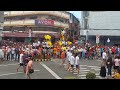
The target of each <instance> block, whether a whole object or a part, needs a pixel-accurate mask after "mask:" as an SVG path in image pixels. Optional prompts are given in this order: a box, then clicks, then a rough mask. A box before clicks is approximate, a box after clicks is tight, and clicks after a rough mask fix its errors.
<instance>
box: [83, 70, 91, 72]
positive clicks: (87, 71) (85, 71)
mask: <svg viewBox="0 0 120 90" xmlns="http://www.w3.org/2000/svg"><path fill="white" fill-rule="evenodd" d="M82 71H84V72H88V71H90V70H81V72H82Z"/></svg>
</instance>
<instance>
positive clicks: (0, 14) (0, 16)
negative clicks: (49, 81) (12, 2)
mask: <svg viewBox="0 0 120 90" xmlns="http://www.w3.org/2000/svg"><path fill="white" fill-rule="evenodd" d="M3 23H4V11H0V41H1V40H2V31H3Z"/></svg>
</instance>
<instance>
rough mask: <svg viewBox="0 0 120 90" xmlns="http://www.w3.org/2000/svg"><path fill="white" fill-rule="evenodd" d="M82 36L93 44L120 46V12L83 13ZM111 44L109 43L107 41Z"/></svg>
mask: <svg viewBox="0 0 120 90" xmlns="http://www.w3.org/2000/svg"><path fill="white" fill-rule="evenodd" d="M81 16H82V25H81V32H80V34H81V36H82V37H83V38H84V39H88V41H89V42H91V43H92V44H95V43H96V36H97V35H98V36H99V38H100V40H99V42H100V43H99V44H101V45H114V44H120V41H119V40H120V11H82V15H81ZM108 39H109V40H110V42H107V40H108Z"/></svg>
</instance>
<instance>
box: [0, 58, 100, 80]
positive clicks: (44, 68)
mask: <svg viewBox="0 0 120 90" xmlns="http://www.w3.org/2000/svg"><path fill="white" fill-rule="evenodd" d="M61 63H62V62H61V60H52V61H44V62H41V63H40V62H34V69H35V73H33V74H32V75H31V78H33V79H66V78H76V79H85V78H86V77H85V76H86V73H87V72H89V71H92V72H94V73H95V74H96V76H97V79H101V77H100V76H99V71H100V66H101V61H100V60H83V61H82V60H80V74H79V75H77V72H75V73H71V72H68V71H66V70H65V68H66V64H65V67H63V66H61ZM18 66H19V65H18V62H15V61H9V62H8V61H4V62H2V64H1V65H0V79H26V77H25V74H24V73H23V68H22V67H21V68H20V69H19V72H17V71H16V69H17V67H18Z"/></svg>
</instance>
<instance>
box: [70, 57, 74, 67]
mask: <svg viewBox="0 0 120 90" xmlns="http://www.w3.org/2000/svg"><path fill="white" fill-rule="evenodd" d="M74 63H75V57H74V56H70V64H71V65H74Z"/></svg>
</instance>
